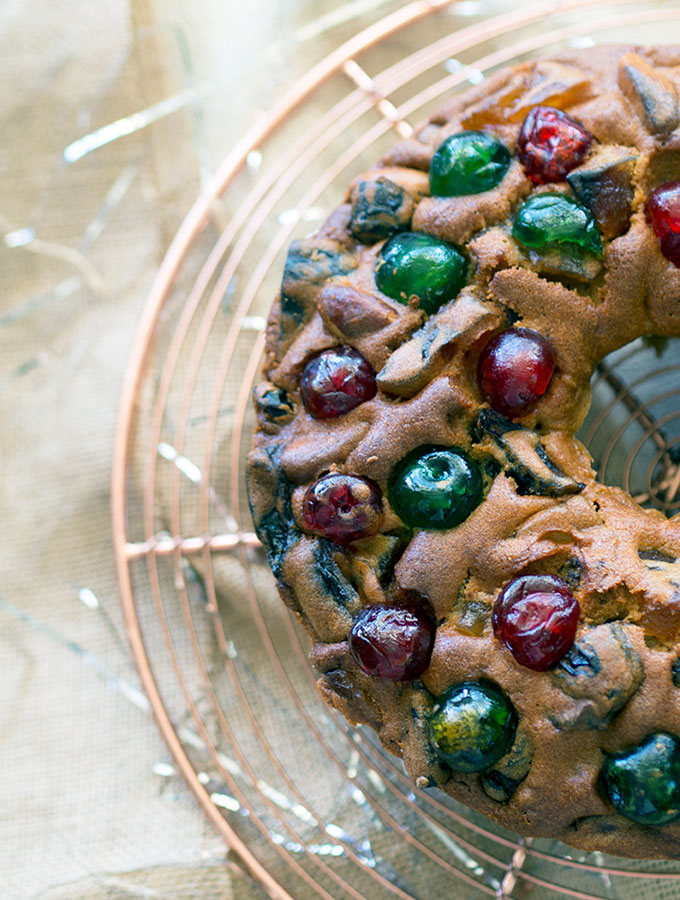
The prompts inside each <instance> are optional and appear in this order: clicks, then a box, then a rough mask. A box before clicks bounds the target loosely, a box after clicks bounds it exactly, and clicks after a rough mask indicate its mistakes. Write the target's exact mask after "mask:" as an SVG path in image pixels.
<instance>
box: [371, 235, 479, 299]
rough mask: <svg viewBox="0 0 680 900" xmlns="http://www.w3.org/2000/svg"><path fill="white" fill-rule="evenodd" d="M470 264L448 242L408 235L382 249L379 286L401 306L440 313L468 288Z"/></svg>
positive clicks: (378, 269)
mask: <svg viewBox="0 0 680 900" xmlns="http://www.w3.org/2000/svg"><path fill="white" fill-rule="evenodd" d="M466 276H467V262H466V260H465V257H464V256H463V254H462V253H461V252H460V251H459V250H458V249H457V248H456V247H453V246H451V244H448V243H446V241H441V240H438V239H437V238H435V237H432V236H431V235H429V234H420V233H417V232H415V231H408V232H406V233H405V234H398V235H395V236H394V237H393V238H390V239H389V241H387V243H386V244H385V245H384V246H383V247H382V248H381V249H380V253H379V255H378V259H377V260H376V265H375V283H376V284H377V286H378V287H379V288H380V290H381V291H382V292H383V293H384V294H387V296H388V297H392V299H393V300H398V301H399V302H400V303H410V302H414V301H415V303H416V304H417V306H418V307H419V308H420V309H422V310H423V311H424V312H426V313H428V314H431V313H434V312H436V311H437V310H438V309H439V307H440V306H442V304H444V303H446V302H448V301H449V300H452V299H453V298H454V297H455V296H456V294H458V292H459V291H460V289H461V288H462V287H463V285H464V284H465V279H466Z"/></svg>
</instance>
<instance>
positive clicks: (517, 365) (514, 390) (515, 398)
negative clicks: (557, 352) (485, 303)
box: [479, 328, 555, 418]
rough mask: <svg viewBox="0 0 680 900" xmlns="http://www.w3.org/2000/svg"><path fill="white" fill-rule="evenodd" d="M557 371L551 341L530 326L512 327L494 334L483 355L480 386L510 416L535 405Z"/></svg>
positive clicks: (499, 408)
mask: <svg viewBox="0 0 680 900" xmlns="http://www.w3.org/2000/svg"><path fill="white" fill-rule="evenodd" d="M554 371H555V356H554V354H553V351H552V347H551V346H550V344H549V342H548V341H547V340H546V339H545V338H544V337H543V335H541V334H539V333H538V332H537V331H532V330H531V329H529V328H510V329H508V330H507V331H502V332H501V333H500V334H497V335H496V336H495V337H493V338H491V340H490V341H489V343H488V344H487V345H486V347H485V348H484V350H483V351H482V355H481V356H480V358H479V386H480V389H481V391H482V394H483V395H484V398H485V400H487V401H488V402H489V404H490V405H491V406H492V407H493V409H495V410H496V411H497V412H499V413H501V414H502V415H504V416H509V417H510V418H515V417H517V416H523V415H525V414H526V413H528V412H529V411H530V410H531V409H533V408H534V406H535V405H536V403H537V402H538V400H540V398H541V397H542V396H543V394H545V392H546V391H547V390H548V385H549V384H550V379H551V378H552V376H553V372H554Z"/></svg>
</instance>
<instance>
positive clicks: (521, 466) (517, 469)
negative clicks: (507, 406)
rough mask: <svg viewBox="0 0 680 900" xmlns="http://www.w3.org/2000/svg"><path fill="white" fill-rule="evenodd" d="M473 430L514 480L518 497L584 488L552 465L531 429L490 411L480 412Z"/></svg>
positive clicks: (560, 493) (558, 494) (560, 494)
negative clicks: (519, 495)
mask: <svg viewBox="0 0 680 900" xmlns="http://www.w3.org/2000/svg"><path fill="white" fill-rule="evenodd" d="M476 430H477V433H478V440H479V441H480V443H482V445H483V447H484V450H485V451H487V452H488V453H490V454H491V456H493V457H494V459H496V460H497V461H498V462H499V463H500V465H501V466H502V468H503V470H504V471H505V472H507V474H508V475H509V476H510V477H511V478H513V479H514V480H515V482H516V484H517V493H518V494H521V495H525V494H537V495H538V496H539V497H566V496H568V495H569V494H578V493H579V491H582V490H583V488H584V487H585V485H584V484H583V483H582V482H580V481H575V480H574V479H573V478H570V477H569V476H568V475H565V474H564V472H563V471H562V470H561V469H560V468H559V466H557V465H556V464H555V463H554V462H553V460H552V459H551V458H550V456H549V455H548V453H547V451H546V449H545V447H544V446H543V442H542V441H541V439H540V437H539V435H538V434H537V432H536V431H534V429H533V428H524V427H523V426H522V425H518V424H517V423H516V422H509V421H508V420H507V419H504V418H503V416H501V415H500V414H499V413H497V412H495V410H493V409H480V411H479V415H478V416H477V427H476Z"/></svg>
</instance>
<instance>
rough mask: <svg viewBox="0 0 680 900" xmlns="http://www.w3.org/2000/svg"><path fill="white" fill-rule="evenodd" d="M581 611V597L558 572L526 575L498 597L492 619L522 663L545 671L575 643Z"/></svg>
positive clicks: (500, 636) (505, 641)
mask: <svg viewBox="0 0 680 900" xmlns="http://www.w3.org/2000/svg"><path fill="white" fill-rule="evenodd" d="M579 613H580V607H579V603H578V600H577V599H576V597H574V595H573V594H572V592H571V590H570V589H569V586H568V585H567V583H566V582H565V581H563V580H562V579H561V578H559V577H558V576H557V575H522V576H520V577H519V578H513V579H512V581H510V582H509V583H508V584H506V586H505V587H504V588H503V590H502V591H501V593H500V594H499V596H498V597H497V599H496V602H495V604H494V608H493V614H492V616H491V622H492V625H493V632H494V634H495V635H496V637H497V638H498V639H499V640H500V641H503V643H504V644H505V646H506V647H507V648H508V649H509V650H510V652H511V653H512V655H513V656H514V657H515V659H516V660H517V662H518V663H519V664H520V665H521V666H526V667H527V668H528V669H535V670H536V671H537V672H542V671H543V670H544V669H549V668H550V667H551V666H554V665H555V663H557V662H559V661H560V660H561V659H562V657H563V656H564V654H565V653H566V652H567V651H568V650H569V649H570V647H571V645H572V644H573V643H574V638H575V636H576V626H577V625H578V617H579Z"/></svg>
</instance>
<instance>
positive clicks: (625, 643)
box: [550, 622, 645, 731]
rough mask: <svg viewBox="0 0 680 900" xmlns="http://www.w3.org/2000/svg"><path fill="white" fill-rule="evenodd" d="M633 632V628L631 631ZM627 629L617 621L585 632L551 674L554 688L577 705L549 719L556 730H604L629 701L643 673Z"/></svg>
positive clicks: (638, 656)
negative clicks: (558, 728) (558, 689)
mask: <svg viewBox="0 0 680 900" xmlns="http://www.w3.org/2000/svg"><path fill="white" fill-rule="evenodd" d="M633 630H634V629H633ZM631 638H632V631H631V626H626V625H622V624H620V623H619V622H611V623H607V624H605V625H598V626H596V627H595V628H590V629H588V630H587V631H585V632H584V633H583V634H582V635H581V637H579V639H578V640H577V641H576V643H575V644H574V645H573V647H572V648H571V650H569V652H568V653H567V654H566V655H565V656H563V657H562V659H561V660H560V662H559V664H558V665H557V667H556V668H555V669H553V671H552V672H551V676H550V677H551V678H552V679H553V681H554V683H555V684H556V686H557V687H559V688H560V689H561V690H562V691H564V693H565V694H567V695H568V696H569V697H572V698H573V699H574V700H576V701H577V702H576V703H575V704H574V706H573V709H572V710H571V711H570V712H569V713H568V714H560V715H559V716H556V717H553V719H554V721H555V724H557V725H558V726H559V727H560V728H576V729H579V730H596V731H602V730H604V729H605V728H606V727H607V726H608V724H609V722H610V720H611V718H612V716H613V715H614V714H615V713H617V712H618V711H619V710H620V709H621V708H622V707H623V706H625V704H626V703H627V702H628V701H629V700H630V698H631V697H632V696H633V694H634V693H635V692H636V691H637V689H638V688H639V687H640V685H641V684H642V682H643V680H644V677H645V673H644V667H643V664H642V659H641V658H640V654H639V653H638V651H637V650H636V649H635V647H634V645H633V641H632V639H631Z"/></svg>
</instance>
